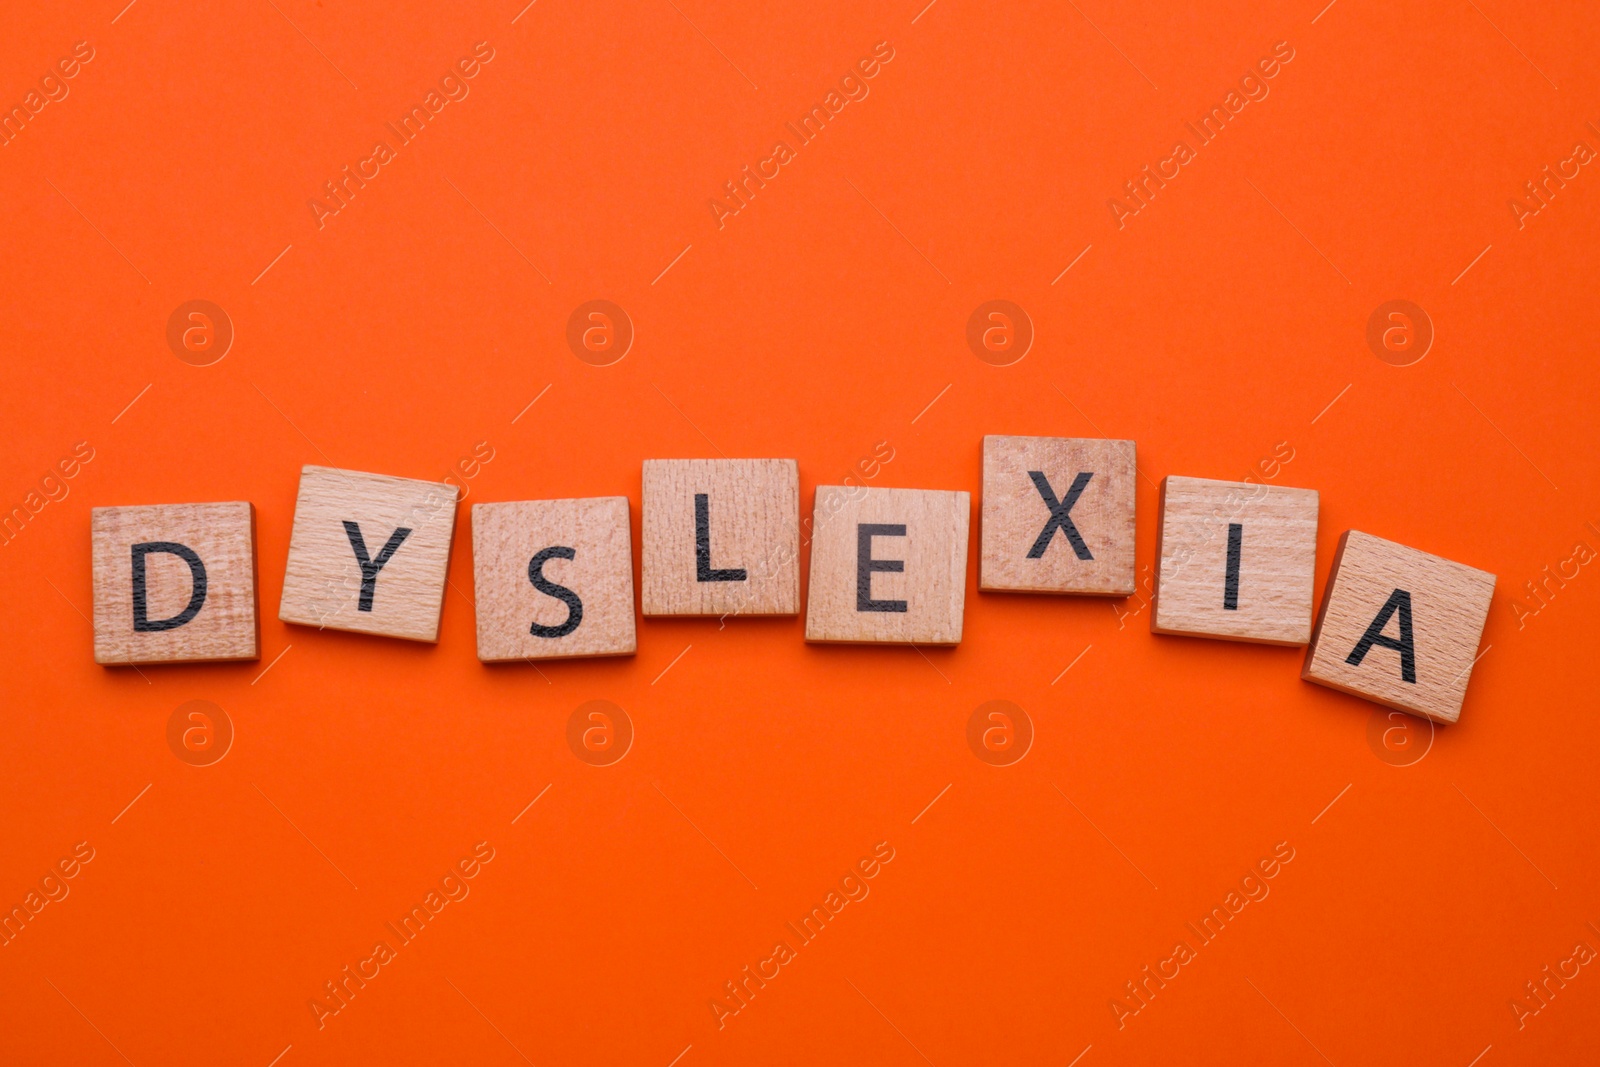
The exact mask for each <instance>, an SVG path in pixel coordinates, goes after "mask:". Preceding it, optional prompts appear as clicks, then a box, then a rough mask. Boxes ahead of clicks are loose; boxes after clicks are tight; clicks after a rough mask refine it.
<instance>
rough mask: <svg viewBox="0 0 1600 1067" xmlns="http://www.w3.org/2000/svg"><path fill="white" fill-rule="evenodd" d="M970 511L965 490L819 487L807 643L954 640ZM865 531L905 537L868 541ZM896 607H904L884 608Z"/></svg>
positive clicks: (963, 599) (957, 635)
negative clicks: (870, 605) (875, 529)
mask: <svg viewBox="0 0 1600 1067" xmlns="http://www.w3.org/2000/svg"><path fill="white" fill-rule="evenodd" d="M971 511H972V498H971V495H970V494H968V493H965V492H950V491H945V490H934V489H867V488H863V487H860V486H856V487H847V486H838V485H826V486H818V487H817V494H816V505H815V510H814V514H813V517H812V542H811V588H810V592H809V594H808V598H807V603H806V640H807V641H841V642H862V643H877V642H882V643H891V644H919V645H920V644H929V645H954V644H958V643H960V641H961V623H962V611H963V609H964V608H965V605H966V586H967V526H968V524H969V522H970V519H971ZM863 526H878V527H890V528H898V527H904V533H903V534H898V533H892V532H889V531H886V530H885V531H880V532H879V533H878V535H876V536H872V537H870V538H865V537H864V534H865V532H866V531H863V530H862V527H863ZM870 560H876V561H881V562H879V563H870V562H868V561H870ZM897 561H898V562H899V564H900V567H901V569H900V570H898V571H895V570H892V569H890V568H892V567H894V566H895V563H896V562H897ZM863 598H865V599H866V600H867V601H869V602H876V603H877V604H878V605H879V608H878V609H864V608H863ZM896 603H898V604H902V605H904V607H903V610H882V608H883V607H885V606H887V605H890V604H896Z"/></svg>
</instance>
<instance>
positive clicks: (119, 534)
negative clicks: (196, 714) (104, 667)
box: [90, 500, 261, 663]
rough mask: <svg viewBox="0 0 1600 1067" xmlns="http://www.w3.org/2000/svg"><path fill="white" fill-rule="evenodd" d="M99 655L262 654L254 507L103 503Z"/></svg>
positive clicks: (136, 658)
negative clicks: (139, 505) (257, 593)
mask: <svg viewBox="0 0 1600 1067" xmlns="http://www.w3.org/2000/svg"><path fill="white" fill-rule="evenodd" d="M90 525H91V528H92V533H93V542H94V549H93V556H94V660H95V662H96V663H184V662H189V663H192V662H198V661H204V660H238V659H256V658H258V657H259V656H260V652H261V639H260V631H261V627H260V618H259V616H258V614H257V611H256V523H255V509H254V508H253V507H251V506H250V504H248V503H247V502H245V501H242V500H240V501H234V502H231V503H226V504H158V505H156V506H153V507H132V508H95V509H93V511H92V518H91V521H90Z"/></svg>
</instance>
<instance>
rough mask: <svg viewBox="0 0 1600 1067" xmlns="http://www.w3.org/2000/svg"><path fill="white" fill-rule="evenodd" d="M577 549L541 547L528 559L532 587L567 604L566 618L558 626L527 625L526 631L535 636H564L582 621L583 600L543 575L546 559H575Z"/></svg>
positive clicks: (563, 546)
mask: <svg viewBox="0 0 1600 1067" xmlns="http://www.w3.org/2000/svg"><path fill="white" fill-rule="evenodd" d="M577 555H578V553H577V551H576V550H575V549H571V548H568V547H567V546H565V545H552V546H551V547H550V548H546V549H541V550H540V551H538V552H536V553H534V556H533V558H532V559H530V560H529V561H528V581H530V582H532V583H533V587H534V588H535V589H537V590H539V592H541V593H543V594H544V595H545V596H553V597H555V598H556V599H557V600H560V601H561V602H563V603H564V604H566V605H567V620H566V621H565V622H563V623H562V624H561V625H560V626H542V625H540V624H539V623H534V624H533V625H532V626H530V627H528V632H529V633H531V634H532V635H533V636H535V637H565V636H567V635H568V634H570V633H571V632H572V631H574V630H576V629H577V628H578V624H579V623H581V622H582V621H583V601H582V600H579V599H578V594H577V593H574V592H573V591H572V590H570V589H568V588H567V587H566V586H564V585H557V584H556V583H555V582H552V581H551V580H550V579H548V578H546V577H545V576H544V565H545V561H546V560H551V559H575V558H577Z"/></svg>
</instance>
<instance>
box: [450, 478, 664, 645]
mask: <svg viewBox="0 0 1600 1067" xmlns="http://www.w3.org/2000/svg"><path fill="white" fill-rule="evenodd" d="M472 570H473V574H474V577H475V584H476V587H477V604H478V608H477V610H478V658H479V659H481V660H483V662H485V663H501V662H506V661H510V660H524V659H528V660H533V659H557V658H563V657H569V656H631V655H633V652H634V649H635V647H636V645H635V642H634V627H633V543H632V538H631V537H630V535H629V532H628V498H627V497H625V496H606V497H592V498H589V499H584V500H523V501H518V502H516V503H508V504H477V505H475V506H474V507H473V509H472Z"/></svg>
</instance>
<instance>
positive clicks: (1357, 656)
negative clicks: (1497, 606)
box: [1300, 530, 1495, 723]
mask: <svg viewBox="0 0 1600 1067" xmlns="http://www.w3.org/2000/svg"><path fill="white" fill-rule="evenodd" d="M1494 583H1495V577H1494V575H1492V574H1490V573H1489V572H1488V571H1480V570H1478V569H1477V568H1475V567H1468V566H1467V565H1466V564H1464V563H1453V562H1451V561H1450V560H1447V559H1442V558H1440V557H1439V556H1434V555H1430V554H1429V553H1427V552H1422V551H1419V550H1417V549H1415V548H1407V547H1406V546H1405V545H1399V544H1395V543H1394V542H1393V541H1385V540H1383V539H1382V538H1379V537H1373V536H1372V535H1371V534H1365V533H1362V532H1360V531H1359V530H1350V531H1348V532H1347V533H1346V534H1345V535H1344V536H1343V537H1341V538H1340V539H1339V550H1338V552H1337V553H1336V554H1335V555H1334V558H1333V570H1332V572H1331V573H1330V574H1329V575H1328V588H1327V591H1326V592H1325V593H1324V594H1323V598H1322V610H1321V612H1320V613H1319V614H1318V616H1317V630H1316V633H1315V634H1313V635H1312V638H1311V647H1310V648H1309V649H1307V650H1306V662H1305V667H1304V668H1303V669H1302V670H1301V672H1300V677H1301V678H1304V679H1305V680H1306V681H1308V682H1316V683H1317V684H1318V685H1325V686H1329V687H1330V688H1333V689H1339V690H1342V691H1344V692H1346V693H1353V694H1355V695H1356V696H1358V697H1365V698H1366V699H1368V700H1371V701H1374V702H1376V703H1379V704H1383V705H1384V706H1386V707H1391V708H1398V709H1399V710H1401V711H1409V712H1412V713H1414V714H1417V715H1424V716H1427V717H1428V718H1430V719H1436V720H1438V721H1439V722H1446V723H1449V722H1455V721H1456V720H1457V719H1459V718H1460V717H1461V702H1462V700H1464V699H1465V698H1466V695H1467V682H1468V681H1469V680H1470V679H1471V677H1472V666H1473V663H1474V662H1475V661H1476V659H1477V656H1478V642H1479V641H1480V640H1481V639H1482V637H1483V624H1484V620H1485V619H1487V618H1488V615H1489V601H1490V598H1492V597H1493V596H1494Z"/></svg>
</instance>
